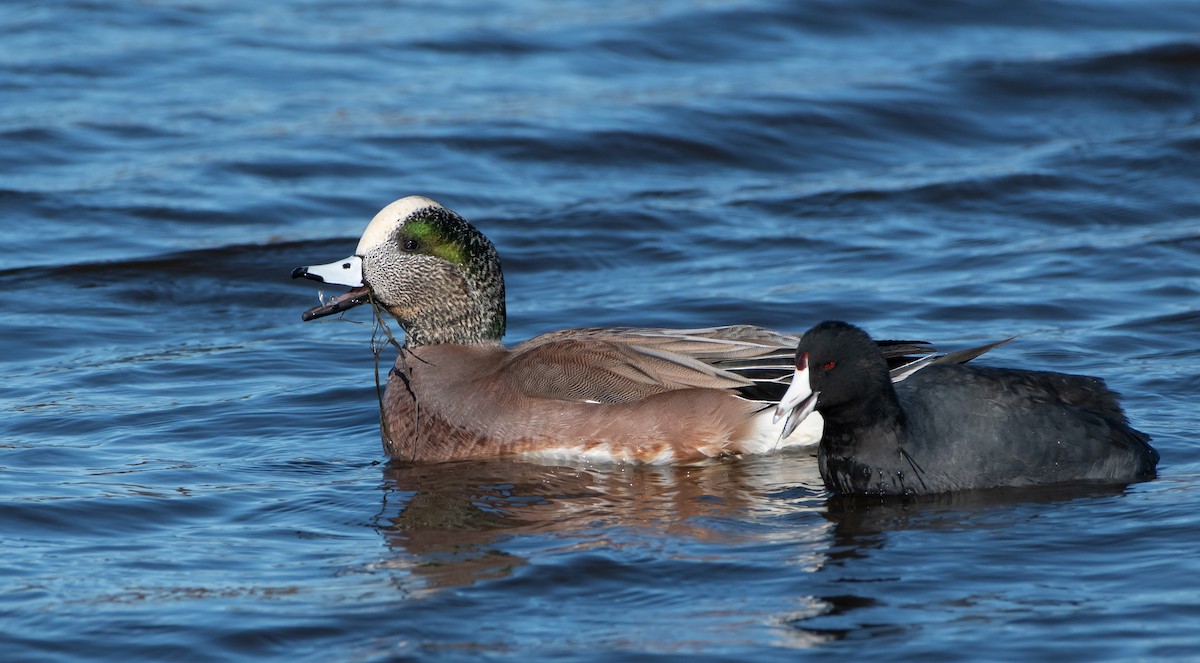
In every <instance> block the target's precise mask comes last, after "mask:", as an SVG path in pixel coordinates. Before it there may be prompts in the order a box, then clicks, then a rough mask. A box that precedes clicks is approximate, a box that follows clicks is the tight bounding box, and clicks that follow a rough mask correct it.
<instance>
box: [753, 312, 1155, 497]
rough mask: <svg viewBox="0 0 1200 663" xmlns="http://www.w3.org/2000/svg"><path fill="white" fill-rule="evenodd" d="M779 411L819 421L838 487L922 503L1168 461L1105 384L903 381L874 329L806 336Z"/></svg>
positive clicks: (957, 375) (1006, 377)
mask: <svg viewBox="0 0 1200 663" xmlns="http://www.w3.org/2000/svg"><path fill="white" fill-rule="evenodd" d="M795 365H796V370H795V373H794V376H793V378H792V382H791V386H789V387H788V392H787V394H785V395H784V397H783V399H782V401H781V402H780V404H779V407H778V410H777V418H781V419H784V420H785V426H784V429H783V431H782V432H784V433H786V432H787V431H788V430H789V429H790V428H791V427H792V426H794V425H796V424H797V423H798V422H799V421H801V420H803V419H804V417H805V416H807V415H809V414H810V413H812V412H814V411H815V412H819V413H820V414H821V416H822V418H823V420H824V422H823V423H824V433H823V435H822V437H821V442H820V446H819V448H818V451H817V459H818V460H817V462H818V465H819V467H820V471H821V478H822V479H823V480H824V481H825V485H826V487H827V488H829V490H831V491H833V492H837V493H849V494H860V493H865V494H886V495H912V494H924V493H943V492H949V491H955V490H969V489H978V488H996V487H1003V486H1029V485H1034V484H1049V483H1059V482H1066V481H1107V482H1114V481H1117V482H1129V481H1140V480H1146V479H1152V478H1154V476H1155V466H1156V465H1158V452H1157V451H1155V450H1154V448H1153V447H1151V446H1150V444H1149V441H1150V437H1149V436H1148V435H1146V434H1145V433H1142V432H1140V431H1137V430H1134V429H1133V428H1132V427H1130V425H1129V421H1128V419H1126V417H1125V413H1124V411H1122V409H1121V404H1120V403H1119V402H1117V395H1116V394H1114V393H1113V392H1112V391H1109V389H1108V387H1107V386H1106V385H1105V384H1104V381H1103V380H1101V379H1099V378H1093V377H1087V376H1082V375H1066V374H1063V373H1052V372H1048V371H1025V370H1017V369H1004V368H992V367H987V366H975V365H970V366H957V365H946V364H944V365H940V366H930V367H928V368H926V369H924V370H922V371H920V372H919V373H917V374H915V375H913V376H912V377H910V378H908V379H907V380H905V381H904V382H902V383H899V384H893V382H892V381H891V380H890V379H889V377H888V362H887V360H886V359H885V358H884V356H883V354H882V353H881V352H879V348H878V346H877V345H876V344H875V343H874V342H873V341H872V340H871V337H870V336H868V335H867V333H866V332H864V331H863V330H861V329H859V328H858V327H855V326H853V325H849V324H846V323H844V322H837V321H828V322H822V323H821V324H819V325H817V326H815V327H813V328H812V329H810V330H808V331H807V332H805V333H804V335H803V336H802V337H801V338H800V342H799V343H798V344H797V347H796V354H795Z"/></svg>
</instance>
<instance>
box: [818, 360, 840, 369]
mask: <svg viewBox="0 0 1200 663" xmlns="http://www.w3.org/2000/svg"><path fill="white" fill-rule="evenodd" d="M834 366H837V362H836V361H827V362H825V364H824V365H823V366H821V368H823V369H825V370H827V371H832V370H833V367H834Z"/></svg>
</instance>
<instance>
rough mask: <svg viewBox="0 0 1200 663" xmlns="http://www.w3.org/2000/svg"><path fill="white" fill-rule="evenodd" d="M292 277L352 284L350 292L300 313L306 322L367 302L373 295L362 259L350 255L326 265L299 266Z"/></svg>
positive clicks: (319, 281) (320, 281)
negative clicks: (364, 273)
mask: <svg viewBox="0 0 1200 663" xmlns="http://www.w3.org/2000/svg"><path fill="white" fill-rule="evenodd" d="M292 278H294V279H299V278H305V279H309V280H311V281H316V282H318V283H327V284H330V285H346V286H350V288H351V290H350V292H347V293H345V294H342V295H338V296H337V297H334V298H333V299H331V300H329V301H328V302H324V303H322V304H320V305H319V306H314V307H312V308H310V309H308V310H307V311H305V312H304V313H301V314H300V319H301V320H303V321H304V322H308V321H309V320H316V319H317V318H323V317H325V316H327V315H333V314H334V313H341V312H342V311H345V310H348V309H352V308H354V307H355V306H358V305H359V304H365V303H367V301H368V300H369V299H370V297H371V291H370V290H368V289H367V286H366V285H364V284H363V279H362V259H361V258H359V257H358V256H350V257H349V258H344V259H342V260H338V261H336V262H331V263H329V264H326V265H313V266H311V267H297V268H296V269H294V270H292Z"/></svg>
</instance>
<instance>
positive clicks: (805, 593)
mask: <svg viewBox="0 0 1200 663" xmlns="http://www.w3.org/2000/svg"><path fill="white" fill-rule="evenodd" d="M0 28H2V29H3V34H4V35H5V38H4V39H3V40H0V63H2V66H0V97H2V98H3V99H4V100H5V103H3V104H0V227H2V228H3V230H4V232H3V234H2V235H0V249H2V250H0V287H2V288H3V291H4V292H5V293H6V295H7V296H6V297H5V298H4V301H3V303H0V338H3V341H4V344H3V345H4V353H3V362H2V363H0V377H2V383H0V384H2V385H3V386H2V387H0V412H3V413H4V414H2V415H0V477H2V482H0V545H2V547H3V551H4V555H3V558H2V560H0V615H2V617H3V619H0V644H3V647H4V656H3V657H4V658H5V659H6V660H14V661H49V660H114V661H127V660H167V659H180V660H189V661H208V660H211V661H229V660H263V659H287V660H295V661H309V660H311V661H329V660H341V661H383V660H393V659H404V658H414V659H438V660H478V659H481V658H483V659H494V660H529V659H530V658H537V659H546V658H556V659H577V660H606V661H607V660H627V659H628V658H629V657H630V656H634V655H638V656H645V657H654V656H657V657H661V658H676V657H678V658H683V657H685V656H686V657H688V658H689V659H691V658H695V657H697V656H701V657H707V658H710V659H713V660H771V659H788V660H794V659H797V658H805V657H811V658H813V659H817V658H818V657H820V658H821V659H824V660H829V659H830V658H831V657H835V658H836V657H840V658H845V659H847V660H860V659H864V658H868V657H873V658H884V659H886V660H912V661H923V662H924V661H938V660H966V659H972V660H975V659H987V660H1021V661H1026V660H1035V659H1036V660H1042V659H1051V658H1053V659H1055V660H1062V661H1068V660H1072V661H1073V660H1079V661H1100V660H1180V661H1183V660H1193V659H1195V658H1196V656H1197V651H1198V650H1200V637H1198V636H1196V635H1195V632H1196V629H1195V624H1196V622H1197V619H1198V618H1200V598H1198V596H1200V592H1198V591H1197V590H1198V589H1200V588H1198V587H1197V584H1196V581H1195V580H1194V579H1195V578H1197V577H1200V562H1198V561H1197V559H1198V558H1197V556H1196V554H1195V551H1196V550H1197V546H1198V544H1200V534H1197V532H1200V517H1198V516H1197V515H1196V514H1197V512H1198V509H1197V507H1198V506H1200V504H1198V502H1197V499H1196V495H1197V488H1198V486H1200V482H1198V478H1200V452H1198V450H1197V445H1196V430H1197V424H1198V422H1200V420H1198V419H1197V415H1196V408H1195V400H1196V394H1197V393H1198V392H1200V307H1198V302H1200V298H1198V294H1200V187H1197V186H1196V182H1197V181H1200V156H1198V155H1200V115H1198V114H1197V109H1198V108H1200V39H1198V38H1197V35H1198V34H1200V12H1196V11H1195V7H1194V6H1193V5H1192V4H1191V3H1173V2H1154V1H1152V2H1144V3H1137V4H1136V6H1135V5H1134V4H1130V3H1120V2H1103V1H1099V0H1097V1H1089V2H1084V1H1069V2H1058V3H1043V2H1015V3H1013V2H1003V3H1001V2H994V3H989V2H968V3H956V4H939V5H930V4H929V3H923V2H891V1H889V2H870V1H856V2H849V3H846V2H804V3H786V2H766V1H764V2H749V1H747V2H737V1H732V0H731V1H728V2H720V1H712V2H684V1H682V0H680V1H675V2H662V3H653V4H652V5H648V4H647V3H641V2H621V1H618V2H613V3H607V4H605V5H604V6H598V5H595V4H593V3H587V2H566V3H563V2H542V1H539V0H511V1H509V2H502V3H469V2H462V3H449V4H439V3H423V4H415V5H412V4H409V5H402V6H387V5H381V4H375V3H340V2H330V1H328V0H308V1H305V2H295V3H286V4H283V3H271V4H269V6H266V7H259V6H255V5H253V4H247V3H236V2H206V3H187V2H161V3H138V4H130V3H115V4H104V3H99V4H97V3H90V2H77V1H70V0H67V1H64V2H58V3H31V2H15V3H7V4H5V5H4V7H3V8H2V9H0ZM408 194H422V195H427V196H431V197H433V198H435V199H437V200H439V201H441V202H442V203H444V204H445V205H447V206H449V207H451V208H453V209H455V210H457V211H459V212H461V213H462V214H464V215H465V216H466V217H467V218H468V219H470V220H471V221H472V222H474V223H475V224H476V225H477V226H478V227H479V228H480V229H482V230H483V231H484V232H485V233H486V234H488V236H489V237H491V238H492V239H493V241H494V242H495V243H496V244H497V246H498V248H499V251H500V253H501V256H502V258H503V261H504V269H505V274H506V277H507V281H508V292H509V303H508V310H509V315H510V319H509V335H508V341H509V342H517V341H520V340H522V339H525V338H528V337H531V336H533V335H536V334H538V333H542V332H545V331H550V330H554V329H559V328H563V327H571V326H594V325H652V326H665V327H694V326H703V325H714V324H729V323H752V324H760V325H765V326H769V327H774V328H779V329H787V330H800V329H804V328H807V327H808V326H809V325H811V324H812V323H814V322H816V321H819V320H822V319H828V318H842V319H846V320H850V321H853V322H855V323H857V324H860V325H862V326H864V327H866V328H867V329H868V330H870V331H871V332H872V333H873V334H875V335H876V336H881V337H908V338H926V339H930V340H934V341H937V342H938V343H939V344H941V345H942V346H943V347H947V348H951V349H953V348H956V347H962V346H965V345H967V344H971V343H980V342H984V341H989V340H996V339H999V338H1006V337H1008V336H1011V335H1014V334H1016V335H1019V339H1018V341H1016V342H1014V343H1011V344H1009V345H1007V346H1005V347H1004V348H1002V349H1000V350H998V351H996V352H995V353H994V355H993V356H992V357H991V358H990V361H991V363H995V364H1002V365H1013V366H1021V365H1024V366H1033V367H1037V368H1045V369H1052V370H1060V371H1073V372H1082V373H1088V374H1093V375H1099V376H1103V377H1105V378H1107V379H1108V381H1109V383H1110V385H1112V386H1113V387H1114V388H1115V389H1116V390H1118V391H1120V392H1122V393H1123V394H1124V399H1125V403H1126V405H1127V409H1128V411H1129V414H1130V417H1131V419H1132V420H1133V421H1134V422H1135V424H1136V425H1137V426H1138V427H1140V428H1142V429H1144V430H1146V431H1147V432H1149V433H1150V434H1151V435H1152V436H1153V437H1154V444H1155V445H1156V447H1157V448H1158V449H1159V450H1160V451H1161V453H1162V456H1163V461H1162V464H1161V466H1160V471H1161V476H1160V478H1159V479H1157V480H1155V481H1153V482H1149V483H1142V484H1135V485H1132V486H1128V487H1114V488H1112V489H1096V488H1094V487H1093V488H1088V487H1078V486H1076V487H1062V488H1056V489H1053V490H1044V491H1035V492H1018V493H1015V494H1014V493H1011V492H1002V493H986V494H979V495H961V496H955V497H953V498H940V499H932V500H924V501H921V502H914V503H906V504H893V503H887V504H879V503H871V502H869V501H868V502H859V501H854V500H840V499H831V498H829V496H828V495H827V494H826V493H825V492H824V490H823V488H822V485H821V481H820V477H819V475H818V473H817V471H816V465H815V462H814V460H813V458H812V457H811V456H810V455H809V454H807V453H804V452H791V453H785V454H780V455H776V456H768V457H757V458H744V459H735V460H729V461H721V462H716V463H713V464H711V465H709V466H706V467H700V468H642V467H611V466H595V467H592V466H577V467H552V466H542V465H531V464H524V463H518V462H509V461H493V462H478V463H455V464H449V465H442V466H428V467H408V466H401V465H394V464H389V463H387V462H385V461H386V459H385V458H384V457H383V456H382V452H381V449H380V445H379V434H378V412H377V410H376V394H375V384H374V378H373V374H374V371H375V368H376V367H375V361H374V357H373V354H372V351H371V346H370V342H371V338H372V327H371V320H370V317H369V315H368V312H367V311H364V310H357V311H355V312H352V313H350V314H348V315H347V316H346V317H345V318H346V319H344V320H328V321H321V322H314V323H308V324H302V323H301V322H300V319H299V314H300V312H301V311H302V310H304V309H305V308H308V307H309V306H311V305H312V304H314V303H316V296H317V289H316V288H315V287H314V285H313V284H311V283H298V282H291V281H290V280H289V279H288V278H287V277H288V274H289V273H290V271H291V269H292V268H293V267H295V266H297V265H304V264H313V263H320V262H327V261H330V260H334V259H337V258H340V257H342V256H344V255H347V254H348V253H350V252H351V251H352V250H353V247H354V245H355V244H356V242H357V237H358V234H359V233H360V232H361V230H362V228H363V227H364V226H365V225H366V223H367V221H368V220H369V219H370V218H371V216H372V215H373V214H374V213H375V212H376V211H377V210H378V209H379V208H381V207H382V206H384V205H385V204H387V203H388V202H390V201H391V200H393V199H395V198H398V197H401V196H403V195H408ZM387 356H388V355H386V353H385V361H386V357H387Z"/></svg>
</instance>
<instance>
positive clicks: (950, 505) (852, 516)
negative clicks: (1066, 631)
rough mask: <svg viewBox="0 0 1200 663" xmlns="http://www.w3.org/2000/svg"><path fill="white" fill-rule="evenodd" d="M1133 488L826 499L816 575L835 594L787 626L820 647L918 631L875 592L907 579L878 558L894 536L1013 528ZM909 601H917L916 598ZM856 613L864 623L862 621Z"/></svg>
mask: <svg viewBox="0 0 1200 663" xmlns="http://www.w3.org/2000/svg"><path fill="white" fill-rule="evenodd" d="M1130 485H1131V484H1124V483H1096V482H1078V483H1064V484H1057V485H1050V486H1032V487H1026V488H1019V489H1014V488H1003V489H990V490H978V491H965V492H958V493H946V494H940V495H923V496H916V497H878V496H875V497H868V496H857V495H831V496H829V498H828V499H827V501H826V503H825V509H824V510H823V511H822V516H823V517H824V518H826V519H827V520H828V521H829V523H830V524H831V525H832V529H831V530H830V537H831V538H830V542H829V548H828V550H827V551H826V554H825V556H824V560H825V561H824V564H823V565H822V567H821V568H820V569H818V570H817V571H816V572H815V576H816V578H817V580H818V582H817V584H818V585H821V586H826V587H831V588H836V590H837V591H836V592H826V593H820V592H818V593H817V594H816V595H815V596H814V597H813V598H814V599H815V600H816V602H817V603H818V604H820V605H823V606H824V609H823V610H821V611H820V612H819V614H815V615H812V616H808V617H805V618H803V619H798V620H796V621H793V622H791V623H790V624H789V626H790V627H791V628H794V629H796V630H797V631H799V632H800V633H801V634H803V636H804V637H805V638H809V639H814V640H817V641H822V642H829V641H836V640H842V639H864V638H880V637H892V636H897V635H902V634H904V633H907V632H909V631H912V630H914V629H918V628H920V626H919V625H918V624H917V623H915V622H914V621H913V618H912V615H911V614H908V615H905V614H902V613H904V612H906V611H904V610H897V609H896V606H895V605H891V601H890V600H889V599H887V598H884V597H883V593H884V590H881V589H880V588H879V585H881V584H890V583H902V582H903V580H904V579H903V578H902V577H899V576H898V577H891V576H890V575H888V574H890V573H893V572H895V570H896V569H895V567H894V566H891V565H889V564H886V563H884V564H880V563H877V560H876V559H875V558H877V557H879V556H880V555H881V554H882V553H883V552H884V551H885V549H886V548H887V547H888V546H889V544H890V543H891V542H892V540H893V539H894V537H896V536H897V535H899V534H902V533H906V532H939V531H940V532H956V531H957V532H961V531H963V530H971V529H989V528H1006V527H1011V526H1012V525H1013V524H1014V523H1015V522H1019V521H1021V520H1022V519H1023V518H1026V517H1030V516H1031V514H1034V513H1036V512H1037V511H1038V509H1039V507H1040V506H1044V505H1053V506H1054V508H1060V507H1062V506H1065V505H1066V504H1067V503H1069V502H1075V501H1088V500H1096V499H1101V498H1112V497H1119V496H1122V495H1124V494H1125V493H1126V492H1127V490H1128V489H1129V486H1130ZM944 554H945V553H943V552H942V551H939V550H937V549H935V548H932V547H930V548H929V549H927V551H926V553H925V555H926V556H927V558H928V560H929V561H931V562H933V563H938V562H944V561H945V558H944V557H943V555H944ZM912 600H913V601H914V602H919V601H920V598H919V597H916V596H914V597H912ZM854 613H862V614H869V616H868V617H866V618H860V617H858V616H856V615H855V614H854ZM880 615H893V617H894V621H889V620H888V619H882V620H881V619H879V618H878V617H879V616H880Z"/></svg>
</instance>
